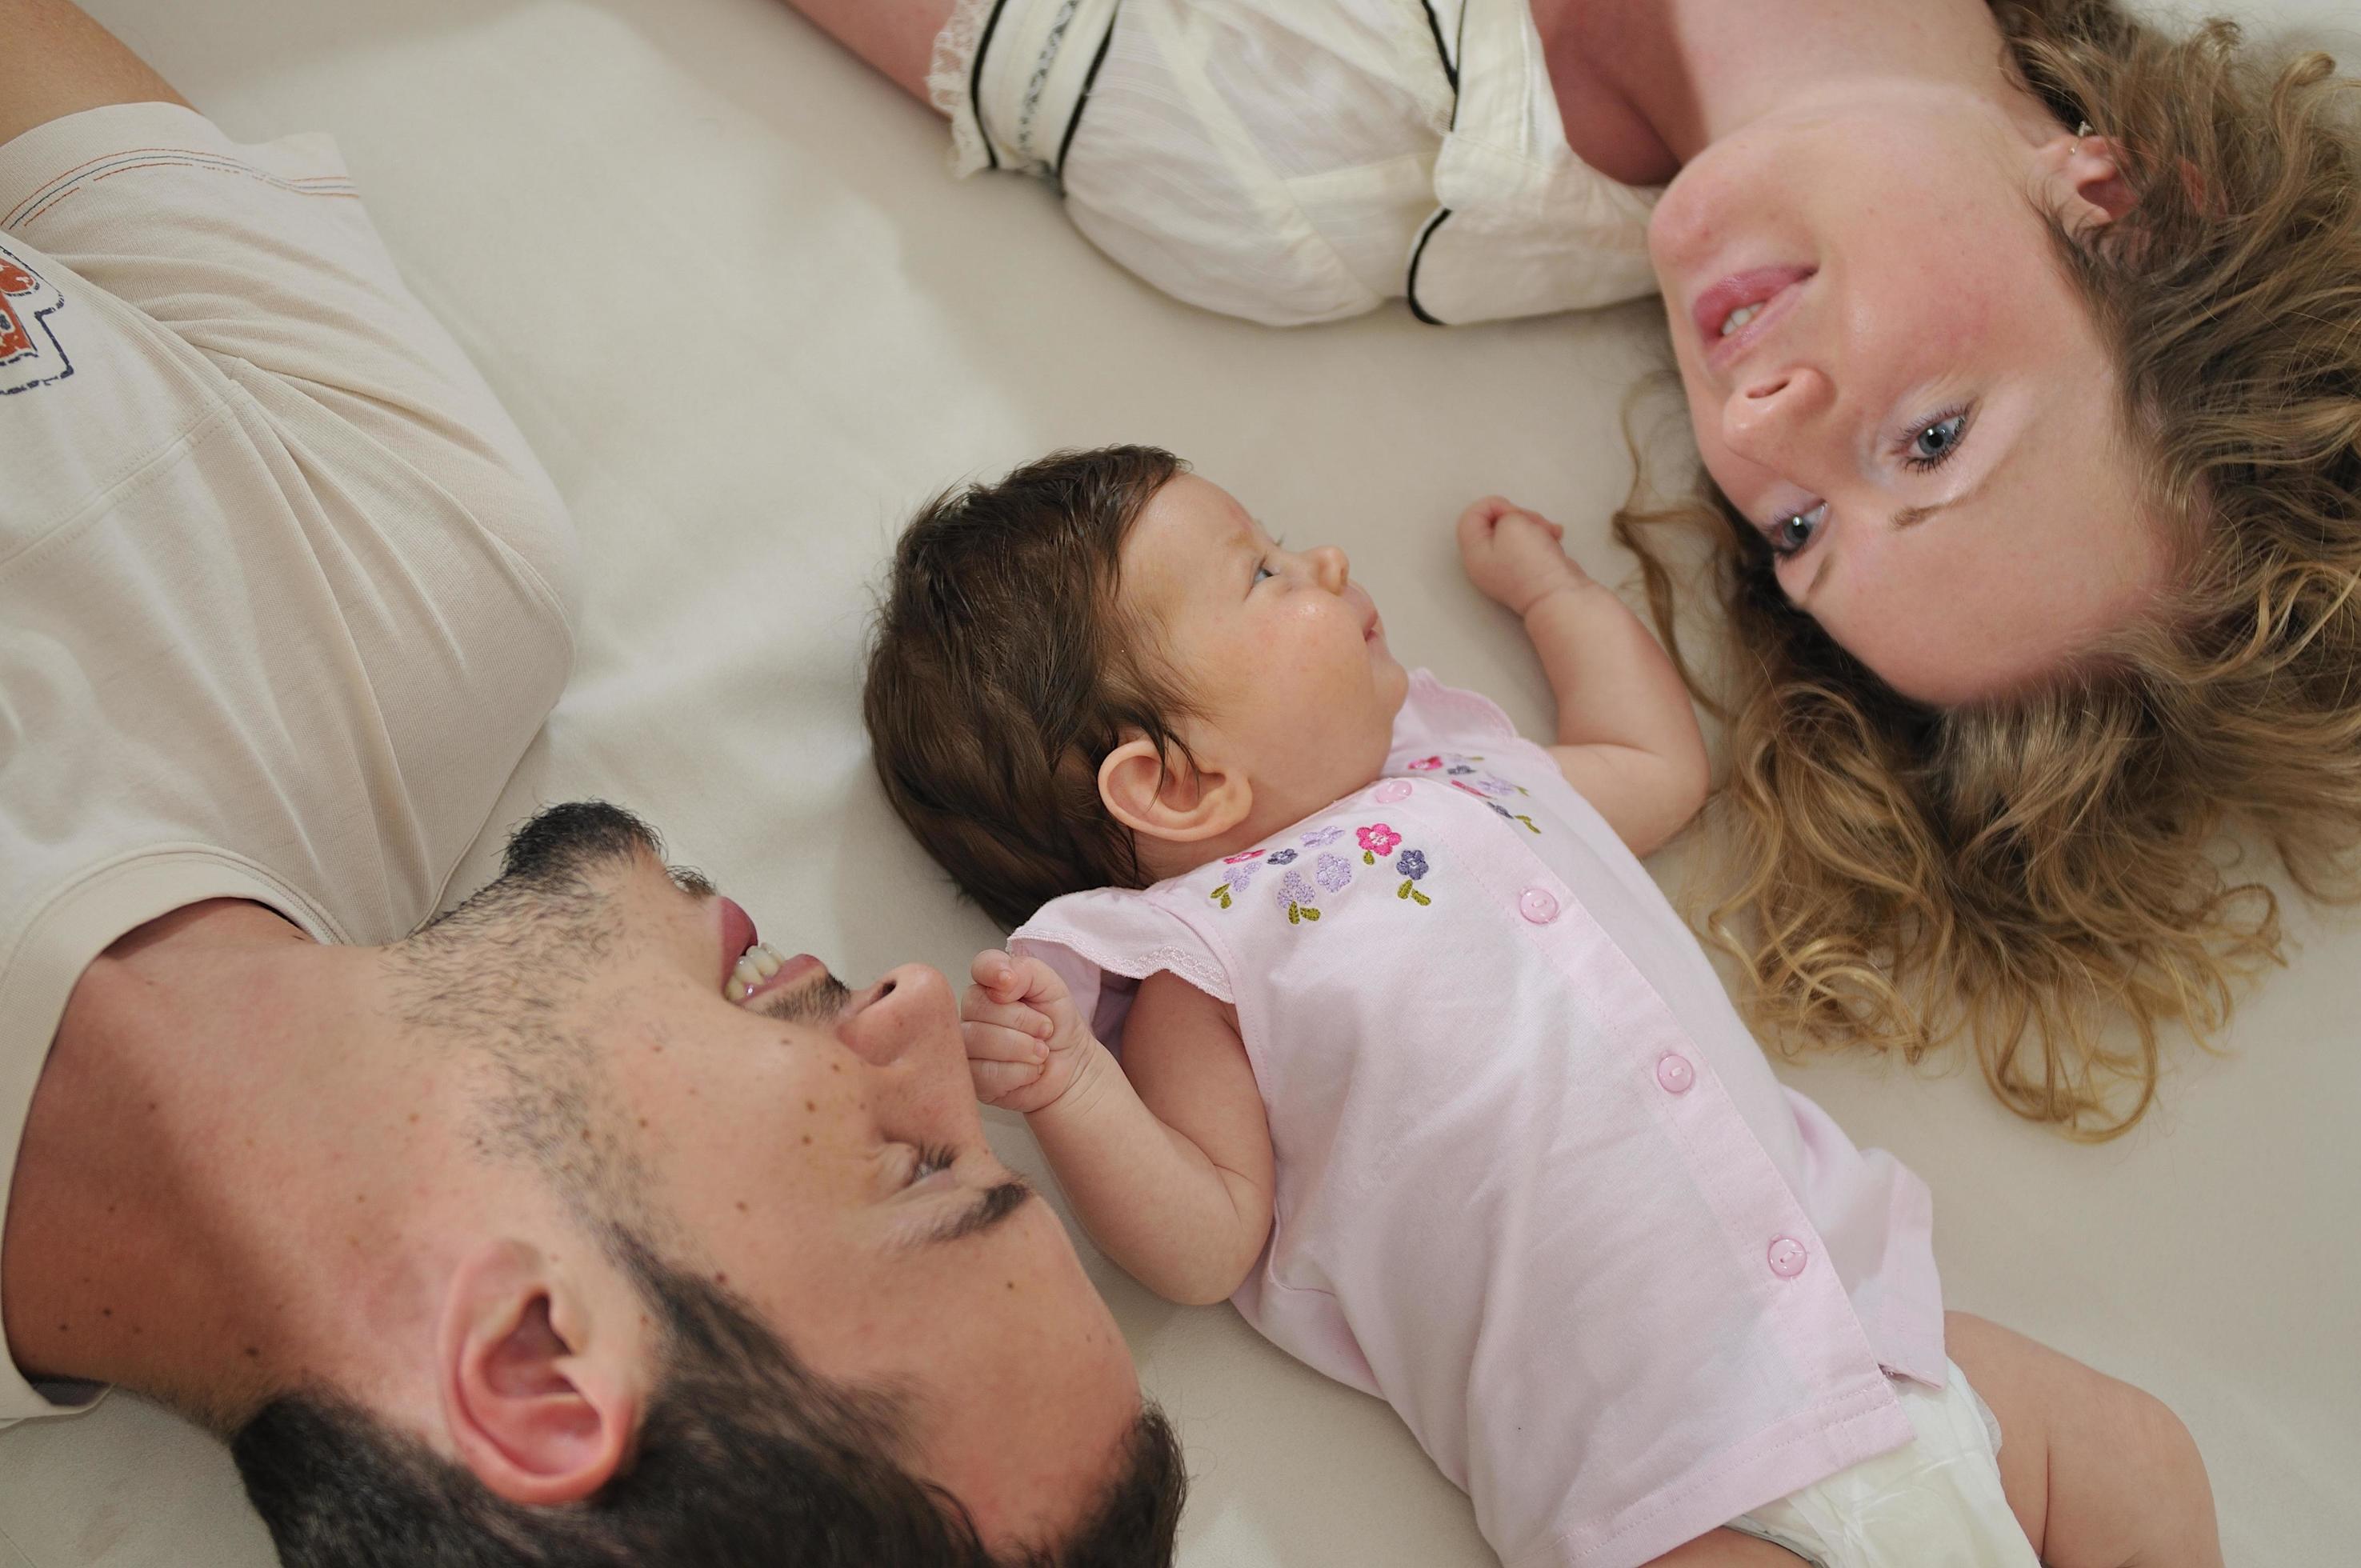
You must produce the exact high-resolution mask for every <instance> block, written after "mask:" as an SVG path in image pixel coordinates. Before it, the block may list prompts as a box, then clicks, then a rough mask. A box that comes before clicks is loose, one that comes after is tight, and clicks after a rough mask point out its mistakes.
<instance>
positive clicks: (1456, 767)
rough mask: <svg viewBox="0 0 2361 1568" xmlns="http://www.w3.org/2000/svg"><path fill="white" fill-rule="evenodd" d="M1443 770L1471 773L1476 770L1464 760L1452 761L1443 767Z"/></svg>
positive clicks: (1445, 771)
mask: <svg viewBox="0 0 2361 1568" xmlns="http://www.w3.org/2000/svg"><path fill="white" fill-rule="evenodd" d="M1443 771H1444V773H1474V772H1475V771H1476V770H1475V769H1473V768H1471V767H1469V766H1468V765H1467V764H1466V763H1465V762H1454V763H1452V764H1451V766H1449V767H1447V768H1445V769H1444V770H1443Z"/></svg>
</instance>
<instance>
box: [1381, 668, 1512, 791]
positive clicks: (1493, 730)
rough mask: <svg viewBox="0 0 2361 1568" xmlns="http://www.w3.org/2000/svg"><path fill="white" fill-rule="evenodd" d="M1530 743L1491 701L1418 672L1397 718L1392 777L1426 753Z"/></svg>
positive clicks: (1389, 768)
mask: <svg viewBox="0 0 2361 1568" xmlns="http://www.w3.org/2000/svg"><path fill="white" fill-rule="evenodd" d="M1510 742H1521V743H1523V744H1526V745H1530V744H1532V742H1530V741H1525V740H1523V738H1522V737H1521V736H1520V735H1519V734H1518V733H1517V727H1516V726H1515V725H1514V724H1512V723H1510V721H1509V716H1508V715H1507V714H1505V713H1503V712H1501V711H1500V709H1499V705H1498V704H1496V703H1495V702H1493V701H1492V699H1491V698H1490V697H1488V696H1480V695H1478V694H1477V693H1475V692H1471V691H1463V690H1461V689H1460V688H1459V687H1457V686H1447V685H1444V684H1443V683H1442V682H1441V681H1438V680H1436V679H1435V678H1434V674H1433V672H1432V671H1429V670H1413V671H1411V676H1410V694H1409V696H1405V697H1404V698H1403V699H1402V706H1401V712H1400V713H1399V714H1397V715H1395V716H1394V740H1393V754H1392V756H1391V757H1390V758H1389V761H1388V762H1387V764H1386V771H1387V772H1388V773H1399V772H1400V771H1401V769H1402V768H1403V767H1404V766H1405V765H1407V764H1408V763H1409V762H1414V761H1416V760H1418V759H1419V757H1420V756H1421V755H1422V754H1423V753H1428V752H1442V751H1477V750H1481V749H1483V748H1485V747H1494V748H1498V747H1502V746H1506V745H1508V744H1510Z"/></svg>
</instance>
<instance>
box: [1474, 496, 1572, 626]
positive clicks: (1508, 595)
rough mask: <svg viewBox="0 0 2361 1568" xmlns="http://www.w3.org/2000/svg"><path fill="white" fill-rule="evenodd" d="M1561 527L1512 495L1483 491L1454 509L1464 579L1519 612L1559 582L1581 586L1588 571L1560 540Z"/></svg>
mask: <svg viewBox="0 0 2361 1568" xmlns="http://www.w3.org/2000/svg"><path fill="white" fill-rule="evenodd" d="M1563 539H1565V529H1563V528H1561V527H1559V526H1558V525H1557V524H1556V523H1554V522H1552V521H1550V520H1549V519H1547V518H1545V517H1543V516H1542V515H1541V514H1540V513H1539V512H1530V511H1527V510H1524V509H1523V508H1521V507H1520V506H1518V505H1517V504H1516V503H1514V502H1513V501H1509V500H1504V499H1501V498H1500V497H1499V496H1486V497H1485V498H1484V499H1482V500H1480V501H1477V503H1476V504H1475V505H1474V506H1471V507H1469V508H1468V509H1467V510H1466V511H1463V512H1461V513H1460V514H1459V560H1460V564H1461V565H1464V566H1466V568H1467V580H1468V581H1469V582H1471V583H1474V584H1475V585H1476V586H1477V587H1479V588H1481V589H1483V590H1484V593H1485V596H1486V597H1487V598H1493V599H1497V600H1499V602H1500V603H1501V604H1504V605H1506V606H1508V607H1509V609H1511V610H1513V611H1515V612H1516V613H1517V614H1519V615H1522V614H1524V613H1525V611H1527V610H1529V609H1532V607H1533V606H1534V605H1535V604H1537V603H1539V602H1540V601H1541V600H1542V599H1543V598H1544V597H1546V596H1547V595H1549V594H1550V593H1551V592H1553V591H1554V590H1555V589H1557V588H1561V587H1582V586H1584V585H1586V584H1587V583H1588V582H1589V581H1590V576H1589V574H1587V573H1586V572H1585V571H1583V569H1582V568H1581V567H1580V566H1577V565H1575V564H1574V559H1573V557H1571V556H1569V555H1568V554H1566V553H1565V546H1564V545H1563V544H1561V543H1559V542H1560V541H1561V540H1563Z"/></svg>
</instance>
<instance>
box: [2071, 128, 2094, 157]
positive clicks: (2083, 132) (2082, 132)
mask: <svg viewBox="0 0 2361 1568" xmlns="http://www.w3.org/2000/svg"><path fill="white" fill-rule="evenodd" d="M2090 134H2091V122H2090V121H2088V120H2084V121H2083V122H2082V123H2081V125H2079V126H2075V127H2074V152H2073V156H2074V157H2077V158H2080V157H2081V155H2082V138H2083V137H2086V136H2089V135H2090Z"/></svg>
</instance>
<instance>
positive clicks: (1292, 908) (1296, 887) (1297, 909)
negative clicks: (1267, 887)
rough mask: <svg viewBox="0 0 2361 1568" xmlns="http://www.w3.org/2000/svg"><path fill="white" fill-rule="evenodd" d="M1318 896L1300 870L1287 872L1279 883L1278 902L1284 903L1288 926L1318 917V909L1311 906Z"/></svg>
mask: <svg viewBox="0 0 2361 1568" xmlns="http://www.w3.org/2000/svg"><path fill="white" fill-rule="evenodd" d="M1319 896H1320V895H1319V894H1316V893H1314V892H1312V884H1311V883H1308V882H1305V881H1304V880H1303V873H1302V872H1288V873H1287V877H1286V880H1284V881H1283V882H1281V883H1279V903H1280V904H1282V905H1286V907H1287V923H1288V924H1289V925H1290V926H1293V925H1297V924H1299V923H1301V922H1302V921H1305V920H1317V919H1319V918H1320V911H1318V910H1317V909H1314V908H1313V907H1312V900H1313V899H1315V898H1317V897H1319Z"/></svg>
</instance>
